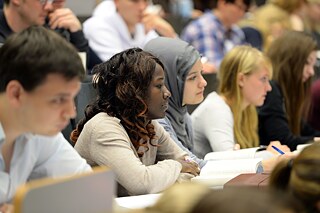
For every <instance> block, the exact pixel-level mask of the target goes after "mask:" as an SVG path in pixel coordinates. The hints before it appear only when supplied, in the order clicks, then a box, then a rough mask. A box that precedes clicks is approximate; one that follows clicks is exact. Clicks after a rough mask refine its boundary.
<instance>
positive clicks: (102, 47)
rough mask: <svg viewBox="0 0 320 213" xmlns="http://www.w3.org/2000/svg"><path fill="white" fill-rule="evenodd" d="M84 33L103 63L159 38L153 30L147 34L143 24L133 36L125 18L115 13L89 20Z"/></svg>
mask: <svg viewBox="0 0 320 213" xmlns="http://www.w3.org/2000/svg"><path fill="white" fill-rule="evenodd" d="M106 11H108V10H106ZM106 13H107V12H106ZM83 32H84V34H85V36H86V38H87V39H88V41H89V46H90V47H91V48H92V49H93V51H95V52H96V53H97V55H98V56H99V57H100V59H101V60H102V61H106V60H108V59H110V58H111V57H112V56H113V55H114V54H116V53H119V52H121V51H123V50H126V49H129V48H132V47H140V48H143V47H144V45H145V44H146V43H147V42H148V41H150V40H151V39H153V38H156V37H158V36H159V35H158V34H157V33H156V32H155V31H153V30H152V31H150V32H148V33H147V34H146V33H145V29H144V26H143V25H142V24H137V25H136V29H135V34H134V35H133V36H131V34H130V32H129V30H128V27H127V25H126V24H125V22H124V20H123V18H122V17H121V16H120V15H119V14H118V13H113V12H112V14H107V15H105V16H101V15H99V16H93V17H91V18H89V19H88V20H86V21H85V22H84V23H83Z"/></svg>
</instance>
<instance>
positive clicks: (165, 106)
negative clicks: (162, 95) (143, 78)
mask: <svg viewBox="0 0 320 213" xmlns="http://www.w3.org/2000/svg"><path fill="white" fill-rule="evenodd" d="M162 108H163V110H164V111H166V110H167V109H168V108H169V104H168V102H167V103H165V104H163V105H162Z"/></svg>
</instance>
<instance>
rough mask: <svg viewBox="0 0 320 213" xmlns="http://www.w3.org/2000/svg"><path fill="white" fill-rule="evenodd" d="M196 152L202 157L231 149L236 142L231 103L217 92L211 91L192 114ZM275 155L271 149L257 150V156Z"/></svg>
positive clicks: (267, 156)
mask: <svg viewBox="0 0 320 213" xmlns="http://www.w3.org/2000/svg"><path fill="white" fill-rule="evenodd" d="M191 119H192V124H193V131H194V134H193V142H194V147H193V148H194V154H195V155H197V156H198V157H200V158H204V156H205V155H206V154H207V153H209V152H218V151H231V150H233V148H234V145H235V144H236V139H235V136H234V130H233V127H234V120H233V114H232V111H231V109H230V107H229V105H228V104H227V103H226V102H225V101H224V100H223V98H222V97H221V96H219V95H218V94H217V93H216V92H212V93H210V94H209V95H208V96H207V97H206V99H205V100H204V101H203V102H202V103H201V104H200V105H199V106H198V107H197V108H196V109H195V110H194V111H193V113H192V114H191ZM270 157H273V154H272V153H271V152H269V151H259V152H256V154H255V158H262V159H268V158H270Z"/></svg>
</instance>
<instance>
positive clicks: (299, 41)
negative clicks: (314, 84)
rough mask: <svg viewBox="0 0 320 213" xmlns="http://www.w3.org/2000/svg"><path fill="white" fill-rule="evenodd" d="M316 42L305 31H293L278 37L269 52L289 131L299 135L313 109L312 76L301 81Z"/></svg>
mask: <svg viewBox="0 0 320 213" xmlns="http://www.w3.org/2000/svg"><path fill="white" fill-rule="evenodd" d="M316 50H317V43H316V41H315V40H314V39H313V38H312V37H311V36H309V35H307V34H305V33H303V32H297V31H291V32H287V33H285V34H284V35H283V36H281V37H279V38H278V39H276V40H275V41H274V42H273V43H272V44H271V46H270V49H269V51H268V53H267V55H268V56H269V57H270V59H271V62H272V66H273V71H274V75H273V79H274V81H275V82H276V83H278V85H279V86H280V89H281V92H282V95H283V97H284V103H285V110H286V115H287V119H288V123H289V127H290V130H291V131H292V132H293V134H296V135H299V134H300V131H301V120H302V118H303V117H304V116H307V114H308V111H309V108H310V87H311V80H312V79H311V78H310V79H308V80H307V81H306V82H303V81H302V77H303V70H304V66H305V64H306V63H307V59H308V57H309V55H310V53H311V52H312V51H316Z"/></svg>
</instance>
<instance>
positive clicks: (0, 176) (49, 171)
mask: <svg viewBox="0 0 320 213" xmlns="http://www.w3.org/2000/svg"><path fill="white" fill-rule="evenodd" d="M4 139H5V134H4V131H3V128H2V125H1V123H0V150H1V148H2V145H3V143H4ZM85 171H91V167H90V166H89V165H88V164H87V163H86V161H85V160H84V159H83V158H81V157H80V155H79V154H78V153H77V152H76V151H75V150H74V149H73V147H72V146H71V145H70V144H69V142H68V141H66V140H65V138H64V137H63V136H62V134H61V133H59V134H58V135H56V136H54V137H45V136H39V135H34V134H23V135H21V136H20V137H18V138H17V139H16V141H15V144H14V150H13V155H12V159H11V164H10V172H9V174H8V173H7V172H5V163H4V159H3V156H2V152H0V204H1V203H4V202H10V200H11V199H12V198H13V196H14V194H15V192H16V190H17V188H18V187H19V186H20V185H21V184H24V183H26V182H27V181H28V180H31V179H38V178H43V177H58V176H62V175H69V174H75V173H80V172H85Z"/></svg>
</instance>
